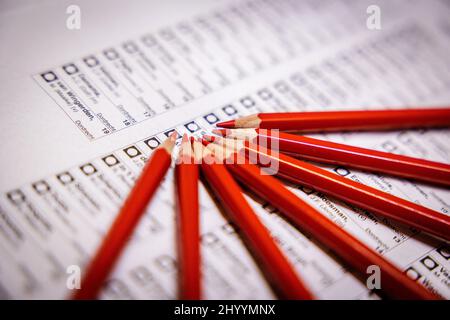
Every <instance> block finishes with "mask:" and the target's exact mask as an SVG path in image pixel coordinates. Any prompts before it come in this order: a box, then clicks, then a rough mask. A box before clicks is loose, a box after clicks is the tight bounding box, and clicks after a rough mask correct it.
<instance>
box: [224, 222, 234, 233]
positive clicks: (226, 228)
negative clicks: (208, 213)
mask: <svg viewBox="0 0 450 320" xmlns="http://www.w3.org/2000/svg"><path fill="white" fill-rule="evenodd" d="M222 230H223V231H225V232H226V233H227V234H235V233H236V227H235V226H234V225H233V224H232V223H226V224H224V225H223V226H222Z"/></svg>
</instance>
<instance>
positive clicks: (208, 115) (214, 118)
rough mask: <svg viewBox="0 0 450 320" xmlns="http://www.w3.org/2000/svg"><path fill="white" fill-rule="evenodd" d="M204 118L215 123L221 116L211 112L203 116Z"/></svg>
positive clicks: (210, 122)
mask: <svg viewBox="0 0 450 320" xmlns="http://www.w3.org/2000/svg"><path fill="white" fill-rule="evenodd" d="M203 119H205V120H206V122H208V123H209V124H214V123H216V122H218V121H219V118H218V117H217V116H216V115H215V114H214V113H209V114H207V115H205V116H203Z"/></svg>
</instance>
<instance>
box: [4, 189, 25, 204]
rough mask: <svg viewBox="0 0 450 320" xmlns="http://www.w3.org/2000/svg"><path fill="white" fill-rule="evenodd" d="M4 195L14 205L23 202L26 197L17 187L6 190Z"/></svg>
mask: <svg viewBox="0 0 450 320" xmlns="http://www.w3.org/2000/svg"><path fill="white" fill-rule="evenodd" d="M6 197H7V198H8V199H9V201H11V202H12V203H13V204H16V205H17V204H20V203H22V202H24V201H25V199H26V197H25V194H24V193H23V192H22V190H19V189H16V190H12V191H10V192H8V193H7V194H6Z"/></svg>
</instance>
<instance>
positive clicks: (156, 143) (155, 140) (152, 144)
mask: <svg viewBox="0 0 450 320" xmlns="http://www.w3.org/2000/svg"><path fill="white" fill-rule="evenodd" d="M144 142H145V144H146V145H147V146H148V147H149V148H150V149H151V150H154V149H156V148H158V146H159V145H160V144H161V142H160V141H159V140H158V138H156V137H151V138H150V139H147V140H145V141H144Z"/></svg>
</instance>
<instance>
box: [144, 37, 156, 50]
mask: <svg viewBox="0 0 450 320" xmlns="http://www.w3.org/2000/svg"><path fill="white" fill-rule="evenodd" d="M141 40H142V42H143V43H144V44H145V45H146V46H147V47H153V46H154V45H156V40H155V37H153V36H152V35H146V36H143V37H142V38H141Z"/></svg>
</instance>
